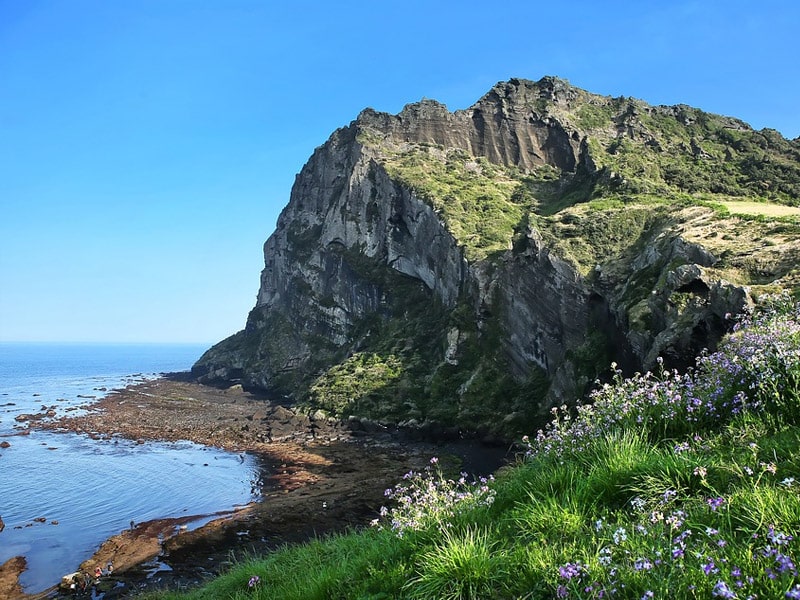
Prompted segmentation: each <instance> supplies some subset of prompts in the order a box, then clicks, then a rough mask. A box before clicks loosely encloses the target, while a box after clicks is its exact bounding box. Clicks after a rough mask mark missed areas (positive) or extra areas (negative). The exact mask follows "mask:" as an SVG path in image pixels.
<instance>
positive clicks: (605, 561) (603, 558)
mask: <svg viewBox="0 0 800 600" xmlns="http://www.w3.org/2000/svg"><path fill="white" fill-rule="evenodd" d="M597 562H599V563H600V564H601V565H603V566H604V567H607V566H608V565H610V564H611V548H602V549H601V550H600V556H599V558H598V559H597Z"/></svg>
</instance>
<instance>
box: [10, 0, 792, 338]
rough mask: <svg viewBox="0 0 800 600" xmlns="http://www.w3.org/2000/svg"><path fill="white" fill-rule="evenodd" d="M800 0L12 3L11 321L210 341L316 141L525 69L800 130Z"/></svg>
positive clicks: (62, 329)
mask: <svg viewBox="0 0 800 600" xmlns="http://www.w3.org/2000/svg"><path fill="white" fill-rule="evenodd" d="M798 31H800V3H798V2H796V1H795V0H782V1H775V0H762V1H760V2H752V1H743V0H727V1H724V2H723V1H716V0H697V1H687V0H675V1H670V2H664V1H650V0H636V1H634V0H626V1H603V0H573V1H571V2H569V3H564V2H556V1H555V0H548V1H547V2H541V1H538V0H505V1H504V2H485V1H483V2H471V1H469V0H459V1H449V0H442V1H438V0H405V1H403V2H395V1H392V0H381V1H374V0H373V1H364V2H353V1H347V0H340V1H338V2H330V1H305V2H304V1H298V2H272V1H271V0H216V1H211V0H0V340H5V341H26V340H31V341H121V342H202V343H212V342H216V341H219V340H220V339H222V338H224V337H226V336H228V335H230V334H232V333H234V332H236V331H237V330H239V329H241V328H242V327H243V326H244V323H245V319H246V316H247V313H248V311H249V310H250V309H251V308H252V307H253V305H254V304H255V296H256V292H257V290H258V283H259V273H260V271H261V268H262V265H263V256H262V244H263V243H264V241H265V240H266V239H267V237H268V236H269V235H270V234H271V233H272V231H273V230H274V227H275V221H276V219H277V216H278V213H279V212H280V210H281V209H282V208H283V206H285V204H286V203H287V202H288V199H289V191H290V189H291V185H292V183H293V181H294V177H295V175H296V174H297V173H298V172H299V170H300V168H301V167H302V166H303V164H304V163H305V161H306V160H307V159H308V157H309V156H310V155H311V153H312V151H313V150H314V148H315V147H316V146H319V145H320V144H322V143H324V142H325V140H326V139H327V138H328V136H329V135H330V134H331V133H332V132H333V131H334V130H335V129H336V128H338V127H341V126H344V125H347V124H348V123H349V122H350V121H352V120H353V119H354V118H355V117H356V116H357V115H358V113H359V112H360V111H361V110H362V109H363V108H365V107H368V106H369V107H373V108H375V109H377V110H381V111H387V112H392V113H396V112H398V111H400V110H401V109H402V107H403V105H405V104H407V103H409V102H415V101H418V100H420V99H422V98H423V97H426V98H434V99H436V100H439V101H440V102H443V103H445V104H446V105H447V106H448V107H449V108H450V109H451V110H455V109H461V108H467V107H468V106H470V105H471V104H473V103H474V102H475V101H476V100H477V99H478V98H479V97H480V96H482V95H483V94H484V93H485V92H486V91H488V90H489V88H491V87H492V86H493V85H494V84H495V83H497V82H498V81H502V80H507V79H509V78H511V77H522V78H527V79H533V80H536V79H539V78H541V77H543V76H545V75H556V76H559V77H562V78H565V79H568V80H569V81H570V82H571V83H572V84H573V85H577V86H579V87H582V88H584V89H587V90H589V91H592V92H596V93H600V94H606V95H612V96H620V95H624V96H633V97H636V98H641V99H643V100H645V101H647V102H649V103H651V104H678V103H684V104H689V105H692V106H696V107H699V108H702V109H704V110H707V111H710V112H715V113H721V114H725V115H731V116H736V117H739V118H741V119H743V120H744V121H746V122H748V123H750V124H751V125H752V126H753V127H755V128H757V129H760V128H762V127H771V128H774V129H777V130H778V131H780V132H781V133H782V134H783V135H784V136H786V137H788V138H795V137H797V136H800V66H798V65H800V62H799V61H798V56H800V54H799V52H800V50H798V48H799V46H798V42H797V39H798V38H797V36H798Z"/></svg>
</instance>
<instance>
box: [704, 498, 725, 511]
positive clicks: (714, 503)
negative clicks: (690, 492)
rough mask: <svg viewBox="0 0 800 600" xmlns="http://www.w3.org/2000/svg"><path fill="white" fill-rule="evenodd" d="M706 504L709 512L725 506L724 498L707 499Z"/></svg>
mask: <svg viewBox="0 0 800 600" xmlns="http://www.w3.org/2000/svg"><path fill="white" fill-rule="evenodd" d="M706 503H707V504H708V506H709V507H710V508H711V510H717V509H718V508H719V507H720V506H722V505H723V504H725V498H722V497H718V498H708V499H707V500H706Z"/></svg>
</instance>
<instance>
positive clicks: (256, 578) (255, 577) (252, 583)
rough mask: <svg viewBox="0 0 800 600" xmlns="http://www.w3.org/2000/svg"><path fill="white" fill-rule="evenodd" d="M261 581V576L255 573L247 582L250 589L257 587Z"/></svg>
mask: <svg viewBox="0 0 800 600" xmlns="http://www.w3.org/2000/svg"><path fill="white" fill-rule="evenodd" d="M260 582H261V578H260V577H259V576H258V575H253V576H252V577H251V578H250V581H248V582H247V587H249V588H250V589H253V588H254V587H256V586H257V585H258V584H259V583H260Z"/></svg>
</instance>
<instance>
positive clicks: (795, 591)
mask: <svg viewBox="0 0 800 600" xmlns="http://www.w3.org/2000/svg"><path fill="white" fill-rule="evenodd" d="M786 597H787V598H790V599H791V600H800V583H796V584H795V586H794V587H793V588H792V589H790V590H789V591H788V592H786Z"/></svg>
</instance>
